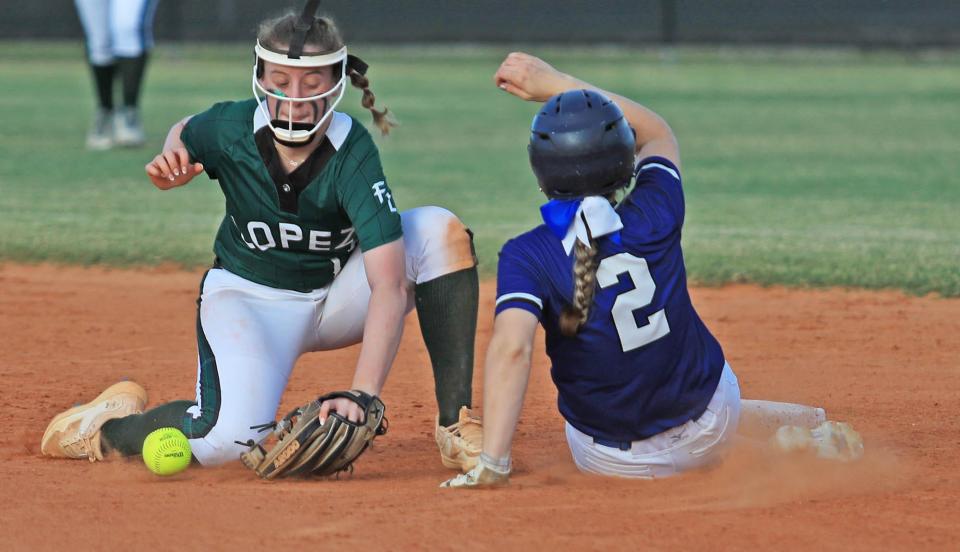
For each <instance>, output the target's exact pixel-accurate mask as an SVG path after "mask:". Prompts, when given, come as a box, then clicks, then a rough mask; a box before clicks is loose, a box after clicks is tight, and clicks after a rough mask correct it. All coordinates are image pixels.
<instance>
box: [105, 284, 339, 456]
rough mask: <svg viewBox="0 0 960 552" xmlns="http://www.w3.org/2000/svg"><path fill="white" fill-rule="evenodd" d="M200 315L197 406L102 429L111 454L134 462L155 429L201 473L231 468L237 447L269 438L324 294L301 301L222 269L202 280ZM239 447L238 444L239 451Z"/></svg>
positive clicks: (158, 411)
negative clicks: (177, 436)
mask: <svg viewBox="0 0 960 552" xmlns="http://www.w3.org/2000/svg"><path fill="white" fill-rule="evenodd" d="M201 289H202V294H201V298H200V301H199V307H198V320H197V341H198V348H199V362H198V376H197V398H196V400H195V401H174V402H171V403H167V404H164V405H160V406H158V407H156V408H154V409H152V410H149V411H147V412H144V413H143V414H140V415H134V416H128V417H125V418H120V419H117V420H112V421H110V422H107V423H106V424H104V427H103V439H104V441H105V442H106V445H107V447H108V448H111V449H113V450H116V451H117V452H120V453H121V454H124V455H133V454H139V453H140V450H141V447H142V446H143V441H144V439H145V438H146V436H147V435H148V434H149V433H150V432H151V431H153V430H155V429H158V428H160V427H167V426H169V427H176V428H178V429H180V430H182V431H183V432H184V434H185V435H186V436H187V437H188V438H189V439H190V446H191V448H192V450H193V455H194V457H195V458H196V459H197V460H198V461H199V462H200V463H201V464H204V465H216V464H222V463H224V462H228V461H231V460H236V459H238V458H239V457H240V454H242V453H243V452H245V451H246V450H247V447H246V446H245V445H243V444H242V443H244V442H246V441H247V440H249V439H253V440H254V441H261V440H263V439H264V438H266V437H267V436H268V435H269V433H267V432H265V431H260V430H259V429H258V428H257V426H260V425H262V424H267V423H270V422H272V421H274V420H275V419H276V413H277V407H278V406H279V404H280V399H281V396H282V394H283V390H284V388H285V387H286V384H287V380H288V379H289V376H290V372H291V371H292V369H293V365H294V363H295V361H296V359H297V357H299V356H300V354H301V353H302V352H303V350H304V347H305V346H306V344H307V343H308V341H309V338H310V337H311V336H312V332H313V328H314V324H313V319H314V315H315V308H316V304H317V302H318V301H320V300H322V296H323V294H325V290H323V291H320V292H315V293H313V294H301V293H297V292H289V291H285V290H277V289H273V288H268V287H266V286H261V285H259V284H254V283H252V282H249V281H247V280H244V279H243V278H240V277H238V276H236V275H234V274H231V273H229V272H227V271H225V270H222V269H213V270H210V271H209V272H208V273H207V276H206V277H205V278H204V282H203V284H202V288H201ZM237 441H239V443H237Z"/></svg>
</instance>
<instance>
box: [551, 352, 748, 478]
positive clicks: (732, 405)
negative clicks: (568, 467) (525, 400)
mask: <svg viewBox="0 0 960 552" xmlns="http://www.w3.org/2000/svg"><path fill="white" fill-rule="evenodd" d="M739 419H740V384H739V383H738V382H737V376H736V375H735V374H734V373H733V370H731V369H730V365H729V364H725V365H724V367H723V374H722V375H721V376H720V384H719V385H718V386H717V390H716V392H714V394H713V398H712V399H711V400H710V404H709V405H707V410H706V411H705V412H704V413H703V415H702V416H700V418H698V419H696V420H691V421H689V422H687V423H685V424H683V425H680V426H677V427H675V428H672V429H668V430H667V431H664V432H663V433H659V434H657V435H654V436H653V437H649V438H647V439H643V440H642V441H634V442H633V444H632V446H631V447H630V450H620V449H618V448H614V447H608V446H605V445H600V444H597V443H594V442H593V438H592V437H590V436H589V435H586V434H585V433H582V432H581V431H579V430H577V429H576V428H574V427H573V426H572V425H570V424H569V423H567V427H566V430H567V431H566V433H567V444H568V445H569V446H570V452H571V454H573V461H574V463H575V464H576V465H577V468H579V469H580V471H584V472H588V473H595V474H598V475H610V476H614V477H628V478H641V479H652V478H656V477H668V476H671V475H675V474H677V473H680V472H683V471H687V470H691V469H695V468H699V467H702V466H706V465H708V464H711V463H713V462H715V461H717V460H719V459H720V457H721V456H722V454H723V452H724V451H725V450H726V449H727V447H728V446H729V445H730V443H731V442H732V441H733V437H734V435H736V433H737V425H738V422H739Z"/></svg>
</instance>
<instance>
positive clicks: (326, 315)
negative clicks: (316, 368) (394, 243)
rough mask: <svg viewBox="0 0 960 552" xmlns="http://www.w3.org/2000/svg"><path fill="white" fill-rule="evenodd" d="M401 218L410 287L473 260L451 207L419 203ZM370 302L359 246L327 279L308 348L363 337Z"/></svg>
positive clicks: (337, 344)
mask: <svg viewBox="0 0 960 552" xmlns="http://www.w3.org/2000/svg"><path fill="white" fill-rule="evenodd" d="M400 218H401V222H402V224H403V248H404V251H405V255H406V270H407V280H409V282H410V288H411V293H410V296H409V297H410V302H409V303H408V304H407V312H410V311H411V310H413V306H414V296H413V292H412V289H413V287H414V286H415V285H416V284H422V283H423V282H429V281H430V280H433V279H436V278H439V277H440V276H443V275H445V274H450V273H453V272H457V271H459V270H464V269H467V268H470V267H472V266H475V265H476V260H475V258H474V256H473V248H472V245H471V238H470V234H469V233H468V232H467V229H466V227H465V226H464V225H463V223H462V222H460V219H458V218H457V217H456V215H454V214H453V213H451V212H450V211H447V210H446V209H443V208H441V207H417V208H415V209H410V210H408V211H404V212H402V213H400ZM369 303H370V284H369V283H368V282H367V273H366V271H365V270H364V267H363V252H362V251H360V250H359V249H358V250H356V251H354V252H353V255H351V256H350V258H349V259H348V260H347V262H346V264H345V265H344V267H343V270H342V271H341V272H340V274H338V275H337V277H336V279H334V281H333V283H332V284H330V293H329V294H328V296H327V298H326V301H325V304H324V306H323V312H322V314H321V315H320V320H319V322H318V324H317V335H316V338H315V340H314V342H313V344H312V346H311V350H314V351H324V350H330V349H340V348H343V347H347V346H350V345H353V344H355V343H359V342H360V341H361V340H362V339H363V325H364V323H365V322H366V319H367V306H368V304H369Z"/></svg>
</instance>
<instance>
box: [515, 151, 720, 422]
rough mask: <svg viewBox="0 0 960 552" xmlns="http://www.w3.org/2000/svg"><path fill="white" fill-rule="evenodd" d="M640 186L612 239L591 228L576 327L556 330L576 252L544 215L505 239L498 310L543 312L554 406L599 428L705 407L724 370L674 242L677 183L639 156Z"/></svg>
mask: <svg viewBox="0 0 960 552" xmlns="http://www.w3.org/2000/svg"><path fill="white" fill-rule="evenodd" d="M637 171H638V175H637V183H636V187H635V188H634V189H633V191H631V192H630V194H629V195H628V196H627V197H626V198H625V199H624V201H622V202H621V204H620V205H619V206H618V207H617V213H618V214H619V215H620V218H621V220H622V221H623V226H624V228H623V230H622V231H621V233H620V240H619V242H620V243H619V244H618V243H616V241H617V240H614V239H611V236H605V237H603V238H600V239H599V240H597V247H598V248H599V251H598V256H597V259H600V263H599V265H598V268H597V288H596V294H595V296H594V302H593V305H592V306H591V308H590V313H589V317H588V318H587V322H586V323H585V324H584V325H583V326H582V327H581V329H580V331H579V333H578V334H577V335H575V336H573V337H566V336H564V335H563V334H561V333H560V327H559V317H560V313H561V312H562V311H563V309H564V307H565V306H567V305H569V304H570V303H571V299H572V297H573V274H572V272H573V263H574V257H573V255H567V254H566V253H565V251H564V249H563V245H562V244H561V242H560V240H559V239H558V238H557V237H556V235H554V234H553V233H552V232H551V231H550V229H549V228H547V227H546V226H545V225H541V226H539V227H537V228H534V229H533V230H531V231H529V232H527V233H525V234H522V235H520V236H518V237H517V238H514V239H513V240H510V241H508V242H507V243H506V244H505V245H504V246H503V249H502V250H501V251H500V261H499V266H498V272H497V306H496V312H497V313H498V314H499V313H500V312H502V311H504V310H506V309H510V308H520V309H525V310H527V311H529V312H532V313H533V314H534V315H536V316H537V317H538V318H539V319H540V323H541V324H542V325H543V327H544V330H545V332H546V338H547V354H548V355H549V356H550V360H551V361H552V364H553V366H552V368H551V375H552V377H553V381H554V383H555V384H556V385H557V389H558V390H559V398H558V402H559V407H560V413H561V414H563V417H564V418H566V419H567V421H568V422H570V424H571V425H573V426H574V427H575V428H577V429H578V430H580V431H582V432H584V433H586V434H587V435H591V436H593V437H595V438H598V439H605V440H612V441H635V440H640V439H646V438H647V437H650V436H653V435H656V434H657V433H660V432H662V431H665V430H667V429H670V428H672V427H676V426H678V425H681V424H683V423H686V422H688V421H690V420H695V419H697V418H699V417H700V415H701V414H703V412H704V410H706V408H707V404H708V403H709V402H710V399H711V398H712V396H713V394H714V392H715V391H716V389H717V385H718V384H719V381H720V373H721V372H722V371H723V366H724V357H723V351H722V350H721V348H720V344H719V343H718V342H717V340H716V339H715V338H714V337H713V335H711V334H710V331H709V330H707V327H706V326H705V325H704V323H703V321H701V320H700V317H699V316H698V315H697V312H696V311H695V310H694V308H693V305H692V303H691V302H690V295H689V293H688V291H687V276H686V269H685V268H684V264H683V253H682V251H681V249H680V230H681V227H682V226H683V218H684V200H683V189H682V187H681V183H680V175H679V171H678V170H677V167H676V166H675V165H674V164H673V163H671V162H670V161H668V160H666V159H663V158H660V157H650V158H647V159H644V160H642V161H641V162H640V163H639V164H638V166H637Z"/></svg>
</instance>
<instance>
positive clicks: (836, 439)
mask: <svg viewBox="0 0 960 552" xmlns="http://www.w3.org/2000/svg"><path fill="white" fill-rule="evenodd" d="M770 444H771V446H772V447H773V448H775V449H777V450H779V451H782V452H787V453H790V452H811V453H814V454H816V456H817V457H819V458H825V459H828V460H839V461H841V462H851V461H854V460H859V459H860V458H861V457H862V456H863V439H862V438H861V437H860V434H859V433H857V432H856V431H854V429H853V428H852V427H850V424H847V423H843V422H831V421H827V422H823V423H822V424H820V425H819V426H817V427H815V428H813V429H807V428H804V427H799V426H783V427H781V428H780V429H778V430H777V432H776V434H774V436H773V437H771V438H770Z"/></svg>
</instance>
